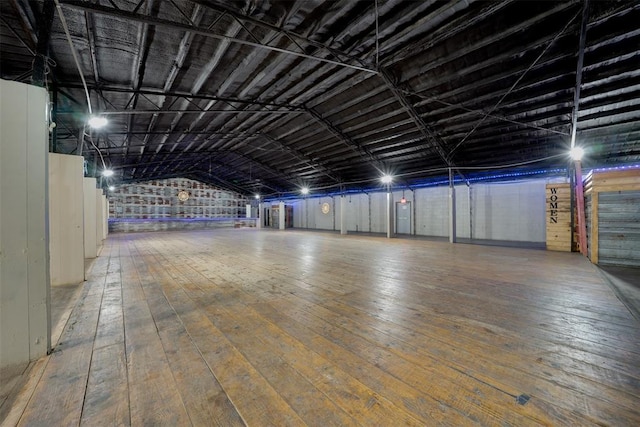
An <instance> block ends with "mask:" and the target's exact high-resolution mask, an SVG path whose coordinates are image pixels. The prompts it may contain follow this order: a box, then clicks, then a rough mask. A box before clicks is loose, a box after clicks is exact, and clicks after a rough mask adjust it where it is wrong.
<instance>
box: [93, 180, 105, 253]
mask: <svg viewBox="0 0 640 427" xmlns="http://www.w3.org/2000/svg"><path fill="white" fill-rule="evenodd" d="M94 191H95V194H96V244H97V248H96V250H97V251H99V248H101V247H102V241H103V240H104V238H105V235H104V226H103V224H104V221H105V209H104V205H105V203H104V201H105V198H104V194H102V190H101V189H98V188H96V189H95V190H94Z"/></svg>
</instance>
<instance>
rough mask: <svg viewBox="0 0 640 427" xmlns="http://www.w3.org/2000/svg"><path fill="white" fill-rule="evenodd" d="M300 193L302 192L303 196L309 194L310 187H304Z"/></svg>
mask: <svg viewBox="0 0 640 427" xmlns="http://www.w3.org/2000/svg"><path fill="white" fill-rule="evenodd" d="M300 192H301V193H302V194H309V187H302V188H301V189H300Z"/></svg>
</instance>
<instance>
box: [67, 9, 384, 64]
mask: <svg viewBox="0 0 640 427" xmlns="http://www.w3.org/2000/svg"><path fill="white" fill-rule="evenodd" d="M61 3H62V4H64V5H65V6H67V7H69V8H73V9H79V10H84V11H88V12H92V13H100V14H103V15H110V16H116V17H119V18H122V19H127V20H129V21H135V22H143V23H147V24H152V25H159V26H164V27H168V28H174V29H178V30H183V31H190V32H193V33H195V34H199V35H202V36H205V37H211V38H214V39H218V40H227V41H229V42H232V43H238V44H242V45H245V46H251V47H255V48H261V49H267V50H271V51H274V52H278V53H284V54H288V55H293V56H298V57H301V58H306V59H312V60H314V61H319V62H326V63H329V64H333V65H337V66H341V67H347V68H353V69H356V70H360V71H365V72H368V73H373V74H375V73H376V71H375V70H372V69H369V68H365V67H362V66H359V65H352V64H347V63H345V62H341V61H334V60H331V59H327V58H322V57H318V56H313V55H308V54H305V53H300V52H295V51H292V50H287V49H282V48H279V47H275V46H270V45H268V44H261V43H255V42H251V41H247V40H242V39H238V38H235V37H228V36H223V35H220V34H218V33H216V32H213V31H211V30H210V29H208V28H205V27H199V26H196V25H189V24H184V23H181V22H177V21H172V20H168V19H163V18H158V17H155V16H149V15H143V14H139V13H134V12H129V11H126V10H122V9H116V8H112V7H107V6H102V5H99V4H93V3H87V2H84V1H78V0H61Z"/></svg>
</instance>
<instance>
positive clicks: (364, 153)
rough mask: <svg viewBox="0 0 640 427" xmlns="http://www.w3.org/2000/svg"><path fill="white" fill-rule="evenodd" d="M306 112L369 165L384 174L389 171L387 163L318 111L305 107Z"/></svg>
mask: <svg viewBox="0 0 640 427" xmlns="http://www.w3.org/2000/svg"><path fill="white" fill-rule="evenodd" d="M306 111H307V113H309V115H310V116H311V117H313V118H314V119H315V120H316V121H317V122H318V123H319V124H321V125H322V126H323V127H324V128H325V129H327V130H328V131H329V132H331V133H332V134H333V136H335V137H336V138H337V139H338V140H340V141H341V142H342V143H344V144H345V145H346V146H348V147H349V148H351V149H352V150H353V151H354V152H356V153H358V154H359V155H360V156H361V157H363V158H365V159H366V160H368V161H370V162H371V165H372V166H373V167H374V168H375V169H376V170H377V171H378V172H379V173H380V174H381V175H383V174H386V173H388V172H389V170H388V167H387V165H386V164H385V163H384V162H383V161H382V160H380V159H379V158H378V157H377V156H376V155H374V154H373V153H371V152H370V151H369V150H367V149H366V148H365V147H363V146H362V145H360V144H358V143H357V142H355V141H354V140H353V139H351V137H349V136H348V135H346V134H345V133H344V132H342V131H341V130H340V129H338V128H337V127H335V126H334V125H333V123H331V122H330V121H329V120H327V119H325V118H324V117H322V116H321V115H320V113H318V112H317V111H316V110H314V109H313V108H307V109H306Z"/></svg>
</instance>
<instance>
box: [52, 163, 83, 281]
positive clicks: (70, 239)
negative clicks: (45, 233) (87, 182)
mask: <svg viewBox="0 0 640 427" xmlns="http://www.w3.org/2000/svg"><path fill="white" fill-rule="evenodd" d="M83 166H84V159H83V158H82V157H81V156H69V155H65V154H56V153H49V252H50V258H49V259H50V272H51V285H67V284H72V283H80V282H82V281H83V280H84V236H83V234H84V224H83V210H84V207H83V204H84V198H83Z"/></svg>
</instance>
